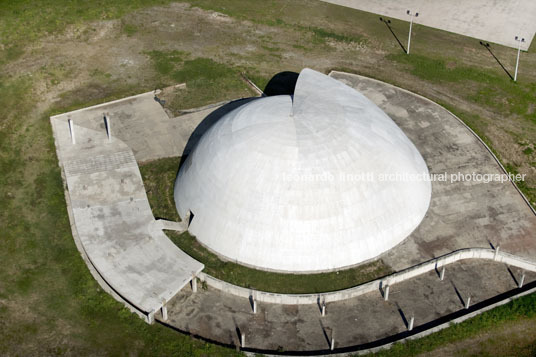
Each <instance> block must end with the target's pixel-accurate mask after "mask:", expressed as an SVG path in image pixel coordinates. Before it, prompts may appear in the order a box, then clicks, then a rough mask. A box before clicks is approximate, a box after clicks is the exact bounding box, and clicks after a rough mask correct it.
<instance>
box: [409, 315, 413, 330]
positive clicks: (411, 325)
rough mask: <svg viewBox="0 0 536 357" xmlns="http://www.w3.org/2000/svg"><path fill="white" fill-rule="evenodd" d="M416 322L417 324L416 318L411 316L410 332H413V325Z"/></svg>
mask: <svg viewBox="0 0 536 357" xmlns="http://www.w3.org/2000/svg"><path fill="white" fill-rule="evenodd" d="M414 322H415V317H414V316H411V319H409V324H408V331H411V330H413V323H414Z"/></svg>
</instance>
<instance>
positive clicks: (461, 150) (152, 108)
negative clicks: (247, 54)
mask: <svg viewBox="0 0 536 357" xmlns="http://www.w3.org/2000/svg"><path fill="white" fill-rule="evenodd" d="M332 76H333V77H335V78H337V79H339V80H341V81H343V82H345V83H347V84H349V85H350V86H353V87H355V88H357V89H358V90H361V91H362V92H363V93H364V94H365V95H367V96H368V97H369V98H370V99H371V100H372V101H374V102H375V103H377V104H378V105H379V106H380V107H381V108H382V109H383V110H384V111H386V112H387V113H388V114H389V115H390V116H391V117H392V118H393V120H394V121H395V122H396V123H397V124H398V125H399V126H400V127H401V128H402V129H403V130H404V132H405V133H406V134H407V135H408V137H409V138H410V139H411V140H412V141H413V142H414V143H415V145H416V146H417V148H418V149H419V151H420V152H421V153H422V155H423V157H424V159H425V161H426V163H427V165H428V166H429V170H430V172H431V173H442V172H445V171H446V172H447V173H448V174H450V173H454V172H457V171H461V172H464V173H466V172H473V171H475V172H477V173H501V170H500V167H499V165H498V164H497V163H496V162H495V160H494V159H493V157H492V156H491V155H490V154H489V152H488V151H487V150H486V149H485V147H484V146H483V145H482V144H481V143H480V141H478V140H477V138H475V137H474V136H473V135H472V134H471V133H470V132H469V131H468V129H467V128H465V126H463V124H462V123H460V122H459V121H458V120H457V119H455V118H454V117H452V116H451V115H450V114H449V113H448V112H447V111H446V110H444V109H443V108H441V107H439V106H437V105H436V104H434V103H431V102H429V101H427V100H424V99H422V98H419V97H416V96H414V95H413V94H411V93H407V92H405V91H403V90H399V89H397V88H394V87H391V86H389V85H385V84H382V83H380V82H376V81H373V80H369V79H366V78H363V77H359V76H355V75H348V74H341V73H333V74H332ZM239 104H240V102H235V103H232V104H231V105H229V106H224V107H222V108H212V109H206V110H204V111H200V112H196V113H192V114H188V115H185V116H180V117H178V118H168V117H167V116H166V114H165V112H164V111H163V110H162V109H161V107H160V106H159V104H158V103H157V102H156V101H154V98H153V95H152V94H151V93H149V94H145V95H140V96H137V97H135V98H130V99H128V100H126V101H119V102H115V103H108V104H106V105H104V106H98V107H96V108H90V109H89V110H83V111H78V112H75V113H68V114H65V115H61V116H57V117H54V118H52V123H53V127H54V132H55V137H56V139H57V144H58V157H59V158H60V163H61V164H62V165H64V168H65V174H66V178H67V184H68V187H69V194H70V196H71V200H72V206H73V207H72V209H73V213H74V217H75V223H76V226H77V229H78V230H79V234H80V236H81V240H82V242H83V243H84V247H85V248H86V249H87V251H88V255H89V256H90V259H92V261H93V262H94V263H95V262H96V263H97V264H103V266H104V269H103V270H101V271H100V272H101V274H103V276H104V278H105V279H106V280H107V281H110V282H112V284H113V285H117V286H118V287H119V289H118V290H119V292H120V293H121V294H125V296H129V295H130V296H132V297H133V298H134V299H135V300H136V302H137V303H138V304H139V305H140V306H143V309H150V308H151V307H155V306H158V304H159V299H161V298H162V297H168V296H169V295H170V294H173V293H174V292H176V291H178V290H179V289H180V288H181V287H182V286H184V284H185V283H186V282H187V279H186V275H188V272H187V270H188V269H190V267H188V268H185V267H184V266H183V265H184V264H182V262H190V263H191V264H195V263H194V262H191V261H189V260H188V259H191V258H189V257H184V254H183V253H177V249H176V248H175V247H174V246H172V245H170V244H171V243H170V241H169V240H167V238H166V237H165V236H164V235H163V234H162V231H161V230H160V229H159V228H158V227H157V226H155V224H154V217H153V216H152V214H151V212H150V209H149V205H148V202H146V201H147V199H146V195H145V192H144V191H143V186H142V182H141V176H140V174H139V170H138V168H137V165H136V162H135V160H137V161H138V162H139V161H145V160H150V159H154V158H159V157H165V156H177V155H182V154H183V152H184V151H188V150H189V149H188V148H189V147H191V146H192V144H193V143H194V142H195V140H196V138H197V137H199V135H201V134H202V133H203V131H204V130H205V129H206V127H207V126H209V125H210V123H211V122H213V121H214V120H217V118H218V117H219V116H220V115H222V114H223V113H225V112H226V111H228V110H230V109H231V108H232V107H234V106H236V105H239ZM103 112H107V113H109V117H110V118H111V120H112V130H113V133H114V135H115V136H117V137H118V138H119V139H122V140H119V139H115V140H114V141H112V143H108V142H107V139H106V135H105V130H104V129H105V128H104V122H103V117H102V113H103ZM210 113H212V115H210V116H209V117H208V118H207V119H205V120H203V118H205V116H206V115H208V114H210ZM69 116H70V117H71V118H72V119H73V120H74V122H75V124H76V127H75V130H76V133H77V134H76V135H77V144H76V145H72V144H70V139H69V134H68V127H67V122H66V121H67V117H69ZM201 121H203V123H202V124H201V125H200V126H197V125H198V123H200V122H201ZM194 128H195V130H194ZM192 131H194V134H193V135H192V136H191V135H190V134H191V133H192ZM160 134H161V135H160ZM123 140H124V142H123ZM166 140H171V141H172V142H171V144H169V145H168V143H167V142H166ZM129 147H132V149H133V151H134V153H135V155H136V158H135V159H134V156H133V154H132V152H131V151H130V149H129ZM185 148H186V149H185ZM432 190H433V193H432V202H431V206H430V209H429V212H428V214H427V215H426V217H425V219H424V220H423V222H422V223H421V225H420V226H419V227H418V228H417V230H416V231H415V232H413V233H412V235H411V236H410V237H409V238H408V239H406V240H405V241H404V242H403V243H402V244H400V245H399V246H397V247H395V248H393V249H392V250H390V251H389V252H387V253H386V254H385V255H384V256H383V259H384V261H385V262H386V263H387V264H389V265H390V266H391V267H393V269H394V270H401V269H404V268H407V267H409V266H412V265H415V264H417V263H420V262H423V261H426V260H429V259H431V258H433V257H436V256H439V255H443V254H445V253H448V252H451V251H453V250H456V249H460V248H466V247H485V248H489V246H490V243H491V244H494V245H496V244H500V245H501V249H502V250H503V251H506V252H509V253H513V254H516V255H521V256H525V257H528V258H532V259H534V257H536V242H535V241H536V239H534V238H535V233H534V232H536V217H535V216H534V214H533V213H532V212H531V211H530V209H529V207H528V206H527V205H526V203H525V202H524V201H523V200H522V198H521V196H520V195H519V193H518V192H517V191H516V190H515V188H514V187H513V186H512V185H511V184H510V183H508V182H507V183H498V182H493V183H475V182H471V183H467V182H462V183H460V182H458V183H448V182H434V183H433V185H432ZM181 264H182V265H181ZM188 264H189V263H188ZM196 267H198V266H196ZM198 268H199V267H198ZM519 276H520V273H519V272H518V271H513V272H512V273H510V272H509V271H508V269H507V267H506V266H505V265H502V264H498V263H493V262H487V261H478V260H475V261H465V262H458V263H455V264H454V265H452V266H449V267H448V273H447V278H446V280H445V281H443V282H440V281H439V279H438V277H437V275H436V274H435V273H434V272H432V273H428V274H425V275H423V276H420V277H417V278H415V279H411V280H409V281H406V282H404V283H400V284H397V285H396V286H393V287H392V288H391V293H390V296H391V298H390V301H389V302H384V301H383V300H382V298H381V296H380V294H379V292H378V293H370V294H367V295H364V296H361V297H358V298H355V299H351V300H348V301H344V302H339V303H332V304H330V305H329V306H328V315H327V316H326V317H323V318H320V312H319V308H318V306H316V305H305V306H299V307H296V306H282V305H272V304H260V309H259V313H258V314H256V315H253V314H252V313H251V307H250V305H249V302H248V300H246V299H241V298H237V297H234V296H229V295H223V294H222V293H220V292H218V291H214V290H210V289H209V290H202V289H200V291H199V292H198V293H197V294H191V292H189V291H188V289H186V291H181V292H180V293H179V294H178V295H177V296H176V298H174V299H172V300H171V301H170V302H169V305H168V307H169V316H170V319H169V322H170V323H171V324H173V325H174V326H176V327H177V328H179V329H181V330H184V331H188V332H190V333H192V334H199V335H201V336H204V337H206V338H210V339H213V340H216V341H220V342H224V343H231V344H237V338H238V334H237V328H238V330H241V331H243V332H245V333H246V336H248V337H247V339H246V341H247V342H246V344H247V345H249V346H255V347H257V348H266V349H278V348H279V347H281V348H283V349H286V350H300V349H310V350H316V349H324V348H326V347H327V344H328V341H329V339H330V338H331V336H332V333H333V331H335V336H336V341H337V346H338V347H342V346H349V345H356V344H361V343H366V342H370V341H376V340H378V339H382V338H385V337H387V336H390V335H392V334H396V333H400V332H403V331H405V329H406V326H405V322H404V321H405V320H406V323H407V320H408V319H409V317H410V316H415V326H416V327H417V326H421V325H422V324H424V323H427V322H430V321H432V320H434V319H437V318H438V317H441V316H444V315H446V314H449V313H451V312H453V311H457V310H460V309H462V308H463V301H464V300H465V299H467V296H468V294H471V297H472V301H473V303H478V302H479V301H483V300H485V299H487V298H490V297H492V296H495V295H497V294H498V293H501V292H505V291H507V290H511V289H514V288H515V287H516V283H515V281H514V278H516V279H519ZM535 279H536V276H535V275H534V274H528V275H527V279H526V281H527V282H529V281H533V280H535ZM147 293H148V294H147Z"/></svg>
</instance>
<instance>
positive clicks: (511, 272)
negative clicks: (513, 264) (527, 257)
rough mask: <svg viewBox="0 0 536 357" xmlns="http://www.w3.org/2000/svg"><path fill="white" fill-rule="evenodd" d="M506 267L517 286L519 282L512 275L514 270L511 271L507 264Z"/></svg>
mask: <svg viewBox="0 0 536 357" xmlns="http://www.w3.org/2000/svg"><path fill="white" fill-rule="evenodd" d="M506 269H508V272H509V273H510V276H511V277H512V279H514V283H516V286H519V282H518V281H517V278H516V276H515V275H514V272H513V271H512V269H510V267H509V266H508V265H507V266H506Z"/></svg>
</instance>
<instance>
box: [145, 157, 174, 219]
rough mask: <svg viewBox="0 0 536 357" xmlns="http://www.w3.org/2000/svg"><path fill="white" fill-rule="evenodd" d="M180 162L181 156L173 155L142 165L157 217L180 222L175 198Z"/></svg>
mask: <svg viewBox="0 0 536 357" xmlns="http://www.w3.org/2000/svg"><path fill="white" fill-rule="evenodd" d="M179 163H180V158H177V157H171V158H164V159H159V160H155V161H151V162H149V163H145V164H143V165H140V172H141V176H142V178H143V184H144V186H145V190H146V192H147V197H149V203H150V205H151V209H152V210H153V215H154V216H155V217H157V218H162V219H167V220H170V221H176V222H180V217H179V215H178V213H177V209H176V208H175V200H174V198H173V189H174V187H175V177H176V176H177V170H178V168H179Z"/></svg>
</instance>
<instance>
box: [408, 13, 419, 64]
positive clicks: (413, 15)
mask: <svg viewBox="0 0 536 357" xmlns="http://www.w3.org/2000/svg"><path fill="white" fill-rule="evenodd" d="M406 14H408V15H409V16H411V19H410V21H409V36H408V51H407V52H406V53H407V54H408V55H409V46H410V45H411V28H412V26H413V18H414V17H418V16H419V13H418V12H416V13H414V14H413V13H412V12H411V11H409V10H408V11H406Z"/></svg>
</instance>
